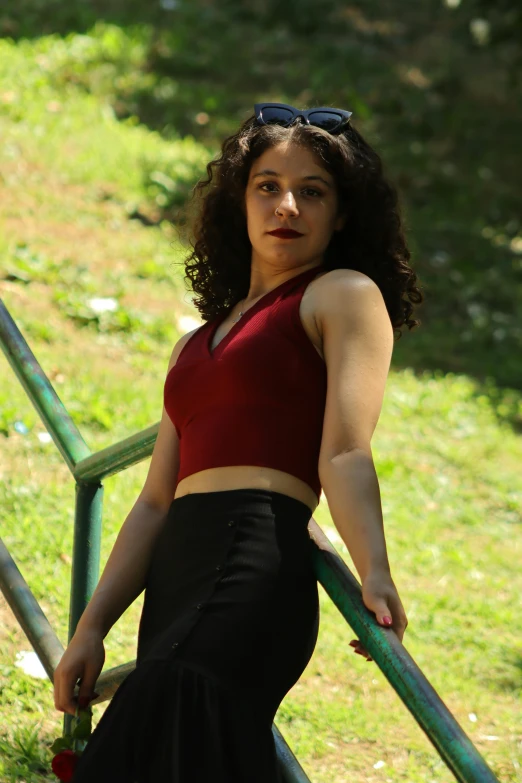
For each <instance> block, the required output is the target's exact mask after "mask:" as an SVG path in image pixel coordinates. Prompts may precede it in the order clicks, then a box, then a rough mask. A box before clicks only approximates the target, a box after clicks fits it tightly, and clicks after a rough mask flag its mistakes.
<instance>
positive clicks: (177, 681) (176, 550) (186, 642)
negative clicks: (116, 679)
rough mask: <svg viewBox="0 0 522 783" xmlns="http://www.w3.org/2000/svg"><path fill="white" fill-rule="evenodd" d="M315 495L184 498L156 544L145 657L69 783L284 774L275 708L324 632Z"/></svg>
mask: <svg viewBox="0 0 522 783" xmlns="http://www.w3.org/2000/svg"><path fill="white" fill-rule="evenodd" d="M310 517H311V512H310V509H309V508H308V506H307V505H306V504H305V503H302V502H301V501H299V500H295V499H294V498H291V497H289V496H288V495H284V494H281V493H279V492H273V491H271V490H263V489H233V490H224V491H217V492H204V493H203V492H201V493H195V494H190V495H183V496H182V497H180V498H176V499H175V500H174V501H173V502H172V504H171V506H170V509H169V512H168V516H167V519H166V521H165V525H164V527H163V528H162V530H161V532H160V534H159V536H158V539H157V541H156V543H155V546H154V551H153V555H152V558H151V563H150V568H149V572H148V576H147V581H146V589H145V596H144V603H143V610H142V615H141V619H140V625H139V632H138V646H137V657H136V669H135V670H134V671H133V672H131V674H129V675H128V677H126V679H125V680H124V681H123V682H122V684H121V685H120V687H119V688H118V690H117V691H116V693H115V695H114V696H113V698H112V700H111V701H110V702H109V704H108V706H107V708H106V710H105V712H104V713H103V715H102V716H101V718H100V720H99V721H98V724H97V726H96V727H95V729H94V730H93V733H92V736H91V738H90V739H89V742H88V744H87V746H86V748H85V750H84V752H83V755H82V757H81V760H80V762H79V764H78V766H77V769H76V772H75V775H74V778H73V783H160V782H161V783H200V781H201V783H207V782H208V783H210V781H212V783H281V781H282V776H281V771H280V769H279V766H278V763H277V759H276V753H275V744H274V739H273V735H272V722H273V719H274V716H275V714H276V712H277V709H278V707H279V705H280V703H281V701H282V700H283V698H284V696H285V695H286V693H287V692H288V691H289V690H290V689H291V688H292V686H293V685H294V684H295V683H296V682H297V680H298V679H299V677H300V676H301V674H302V672H303V671H304V669H305V667H306V665H307V664H308V662H309V660H310V658H311V656H312V653H313V651H314V647H315V644H316V641H317V634H318V628H319V601H318V592H317V581H316V577H315V573H314V570H313V565H312V556H311V554H312V543H311V540H310V537H309V535H308V530H307V525H308V522H309V520H310Z"/></svg>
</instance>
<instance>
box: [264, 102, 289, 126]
mask: <svg viewBox="0 0 522 783" xmlns="http://www.w3.org/2000/svg"><path fill="white" fill-rule="evenodd" d="M262 116H263V120H264V122H265V123H266V124H267V125H270V124H273V123H278V124H280V125H285V124H286V123H288V122H290V120H291V119H292V117H293V116H294V115H293V113H292V112H291V111H290V110H289V109H284V108H279V107H277V106H265V108H264V109H263V111H262Z"/></svg>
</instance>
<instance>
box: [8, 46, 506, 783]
mask: <svg viewBox="0 0 522 783" xmlns="http://www.w3.org/2000/svg"><path fill="white" fill-rule="evenodd" d="M54 45H55V46H56V47H58V43H57V42H55V44H54ZM30 46H31V45H30V44H29V43H24V42H23V41H22V42H21V43H20V44H19V45H18V46H14V45H13V44H12V43H9V42H5V41H0V101H2V103H1V104H0V105H1V106H2V110H1V112H0V131H1V133H2V138H3V142H4V143H3V146H2V148H1V150H0V163H1V171H2V177H1V179H0V225H1V226H2V232H1V234H0V254H1V258H2V265H1V268H2V272H1V273H0V277H1V279H0V290H1V295H2V299H3V300H4V303H5V304H6V306H7V307H8V309H9V310H10V312H11V314H12V316H13V317H14V318H15V320H16V322H17V324H18V326H19V328H20V329H21V330H22V333H23V334H24V336H25V337H26V339H27V340H28V342H29V344H30V346H31V348H32V349H33V350H34V352H35V354H36V357H37V359H38V360H39V362H40V363H41V365H42V367H43V369H44V371H45V372H46V373H47V374H48V375H49V377H50V378H51V381H52V382H53V384H54V386H55V388H56V391H57V393H58V395H59V396H60V398H61V399H62V401H63V402H64V403H65V405H66V407H67V409H68V410H69V411H70V413H71V416H72V417H73V419H74V421H75V423H76V424H77V425H78V426H79V427H80V429H81V431H82V434H83V435H84V438H85V439H86V441H87V443H88V445H89V447H90V448H91V449H92V450H93V451H97V450H99V449H101V448H104V447H105V446H108V445H110V444H112V443H114V442H116V441H118V440H121V439H122V438H124V437H126V436H127V435H130V434H132V433H134V432H136V431H137V430H139V429H141V428H144V427H146V426H148V425H150V424H152V423H154V422H156V421H158V420H159V417H160V413H161V405H162V392H163V382H164V377H165V372H166V367H167V362H168V358H169V356H170V352H171V350H172V345H173V342H174V341H175V340H176V339H177V337H178V336H179V335H181V334H182V333H183V332H184V331H187V330H188V328H189V326H188V323H189V319H190V318H196V317H197V313H196V311H195V308H194V307H193V304H192V302H191V299H190V292H188V291H187V290H186V288H185V286H184V283H183V281H182V272H181V261H182V257H183V248H181V247H180V246H179V245H178V243H177V238H176V232H175V231H174V230H173V227H172V226H171V225H170V224H169V222H168V221H166V220H158V216H160V215H161V209H160V207H161V203H160V202H161V199H160V202H158V201H157V198H158V196H159V195H161V193H163V196H165V189H163V191H162V190H161V188H160V189H159V190H155V189H154V188H153V187H152V185H151V177H150V172H151V171H154V168H153V167H152V164H151V163H150V162H151V161H152V162H154V165H155V166H156V167H160V166H161V167H163V168H162V170H165V169H164V167H165V166H167V167H168V166H170V167H171V168H170V169H168V170H169V171H170V170H173V171H174V170H175V169H176V161H181V160H184V161H185V160H186V158H187V157H189V158H190V159H191V160H192V163H191V165H192V166H193V168H192V169H191V171H192V172H194V171H196V170H197V169H198V166H201V165H202V164H203V162H204V161H205V160H206V158H207V157H208V156H209V154H210V153H209V150H208V149H206V148H205V147H204V146H203V145H200V144H198V143H197V142H195V141H194V140H191V139H188V140H187V139H178V140H171V141H169V142H168V143H167V142H166V141H165V140H164V139H162V138H161V137H160V136H159V135H157V134H156V133H154V132H152V131H149V130H147V129H145V128H144V127H142V126H140V125H137V124H136V123H135V122H133V121H132V120H131V121H124V122H118V121H117V119H116V118H115V116H114V113H113V112H112V111H110V110H109V109H108V108H107V105H106V104H105V103H104V101H103V99H102V98H101V97H100V96H93V95H92V94H89V93H87V92H85V91H82V89H81V85H80V86H79V87H76V88H73V87H71V86H70V85H68V83H67V84H66V85H64V84H61V83H59V81H57V80H56V77H54V76H53V77H52V78H51V76H50V75H49V74H50V72H51V70H52V69H51V68H50V66H49V67H48V69H47V72H46V71H45V68H44V69H43V70H42V69H41V68H40V71H37V69H35V68H34V62H35V58H36V57H37V56H40V57H43V56H47V57H48V58H50V59H52V58H51V55H49V54H45V53H46V52H48V51H49V50H50V49H51V48H52V47H51V43H50V42H49V41H40V42H38V41H36V42H35V43H34V44H33V45H32V46H34V47H36V48H35V49H31V48H30ZM136 51H137V50H136ZM133 56H134V55H133ZM136 56H139V51H138V53H137V54H136ZM49 61H50V60H49V59H48V62H49ZM14 71H16V72H17V73H18V74H19V75H20V78H19V79H18V80H17V86H16V88H15V87H13V86H12V84H13V82H12V80H10V79H9V75H10V74H12V73H13V72H14ZM51 75H52V74H51ZM19 85H22V86H19ZM6 96H7V97H6ZM190 156H192V157H190ZM147 161H148V163H147ZM180 165H181V164H180ZM147 172H148V173H147ZM183 176H186V180H185V181H186V182H188V181H189V179H190V176H191V173H190V171H189V172H188V173H187V174H186V175H183ZM181 180H183V177H181ZM158 181H159V180H158ZM167 185H168V183H167ZM169 187H170V186H169ZM136 212H138V213H139V214H146V215H148V216H149V217H150V218H151V221H152V222H153V225H149V226H146V225H144V223H143V221H140V220H133V219H130V216H131V215H133V214H136ZM94 298H105V299H112V300H114V302H115V303H116V305H117V309H115V310H108V311H105V312H103V313H100V312H99V310H97V308H96V307H95V306H93V303H92V300H93V299H94ZM190 323H192V322H190ZM190 328H192V327H190ZM424 339H426V336H425V337H424ZM415 340H416V334H415V332H414V333H413V334H412V335H405V336H404V338H403V340H401V343H402V345H401V346H400V351H401V352H402V356H403V357H404V356H407V355H408V350H409V349H408V346H409V345H413V344H414V343H415ZM401 367H402V364H401ZM0 377H1V378H2V384H1V385H0V441H1V446H2V448H1V451H0V507H1V508H2V522H3V524H2V537H3V539H4V541H5V543H6V545H7V546H8V548H9V550H10V552H11V553H12V555H13V556H14V558H15V560H16V562H17V563H18V565H19V567H20V569H21V571H22V574H23V575H24V577H25V578H26V580H27V581H28V583H29V586H30V587H31V589H32V591H33V592H34V594H35V596H36V598H37V600H38V601H39V603H40V605H41V607H42V609H43V611H44V612H45V614H46V616H47V617H48V619H49V621H50V623H51V625H52V626H53V628H54V629H55V631H56V633H57V634H58V636H59V638H60V639H61V640H62V642H63V643H64V644H65V643H66V638H67V625H68V615H67V613H68V605H69V588H70V573H71V554H70V553H71V552H72V528H73V511H74V484H73V482H72V480H71V478H70V475H69V473H68V471H67V469H66V468H65V465H64V464H63V462H62V460H61V458H60V456H59V454H58V452H57V450H56V449H55V447H54V445H53V444H52V443H50V444H49V443H45V442H41V441H40V440H39V438H38V434H39V433H41V432H42V431H43V430H44V428H43V426H42V424H41V423H40V421H39V419H38V416H37V414H36V412H35V411H34V409H33V408H32V407H31V405H30V403H29V401H28V400H27V397H26V395H25V393H24V391H23V389H22V388H21V386H20V385H19V383H18V382H17V380H16V378H15V376H14V374H13V373H12V372H11V370H10V367H9V365H8V363H7V361H6V360H5V358H3V356H1V357H0ZM521 397H522V395H521V394H520V393H519V392H517V391H515V390H513V389H509V388H508V389H504V388H502V387H497V386H495V384H494V383H493V382H490V383H487V384H485V383H483V382H479V381H476V380H474V379H473V378H471V377H468V376H466V375H462V374H451V373H447V374H445V373H443V372H440V371H436V370H435V371H426V372H421V371H417V372H416V371H415V370H414V369H412V368H405V369H404V368H403V369H399V368H398V367H397V365H396V362H395V360H394V363H393V365H392V370H391V372H390V376H389V380H388V385H387V391H386V397H385V401H384V406H383V411H382V414H381V418H380V422H379V425H378V428H377V431H376V433H375V436H374V439H373V443H372V446H373V451H374V459H375V464H376V468H377V473H378V476H379V480H380V486H381V496H382V505H383V512H384V519H385V524H386V531H387V540H388V548H389V553H390V560H391V563H392V569H393V575H394V578H395V581H396V583H397V586H398V589H399V592H400V595H401V597H402V600H403V602H404V605H405V608H406V611H407V614H408V617H409V622H410V625H409V627H408V630H407V633H406V637H405V640H404V642H405V645H406V647H407V649H408V650H409V651H410V652H411V654H412V655H413V657H414V658H415V660H416V661H417V663H418V664H419V666H420V667H421V668H422V670H423V671H424V673H425V674H426V676H427V677H428V679H429V680H430V682H431V683H432V685H433V686H434V687H435V688H436V689H437V691H438V692H439V694H440V696H441V697H442V699H443V700H444V701H445V703H446V704H447V706H448V707H449V709H450V710H451V711H452V712H453V714H454V715H455V717H456V718H457V720H458V721H459V722H460V723H461V725H462V726H463V728H464V729H465V730H466V732H467V733H468V734H469V736H470V738H471V740H472V741H473V742H474V744H475V745H476V746H477V748H478V749H479V750H480V752H481V753H482V754H483V755H484V757H485V759H486V761H487V762H488V763H489V764H490V766H491V767H492V768H493V770H494V772H495V774H496V775H497V776H498V778H499V779H500V780H501V781H502V783H508V781H509V782H510V783H511V782H513V783H514V782H515V781H516V782H517V783H520V781H521V780H522V773H521V767H520V765H521V763H522V753H521V750H522V747H521V745H522V724H521V719H520V697H521V685H522V647H521V642H520V640H521V638H522V633H521V631H522V620H521V605H520V595H521V593H522V578H521V574H520V566H519V563H520V560H521V551H520V549H521V544H520V536H519V530H520V521H521V515H520V508H521V501H522V478H521V474H520V464H521V457H522V447H521V442H520V435H517V433H516V431H514V429H513V427H511V426H510V424H509V422H512V421H517V420H520V414H521V412H522V399H521ZM517 417H518V419H517ZM16 422H23V424H24V425H25V427H26V428H27V432H26V434H22V433H20V432H18V431H17V429H16V428H15V423H16ZM18 429H20V428H19V427H18ZM146 469H147V464H146V463H142V464H139V465H136V466H134V467H133V468H131V469H129V470H127V471H125V472H124V473H122V474H119V475H117V476H114V477H111V478H109V479H107V480H106V481H105V503H104V527H103V543H102V553H101V567H102V568H103V564H104V563H105V561H106V559H107V557H108V554H109V552H110V550H111V547H112V545H113V543H114V540H115V538H116V535H117V532H118V530H119V528H120V526H121V524H122V522H123V520H124V518H125V516H126V515H127V513H128V512H129V511H130V509H131V507H132V505H133V503H134V501H135V498H136V497H137V494H138V493H139V491H140V489H141V486H142V484H143V481H144V478H145V475H146ZM314 516H315V518H316V520H317V521H318V523H319V524H320V525H321V526H322V527H323V528H324V529H325V530H326V532H327V533H328V534H329V535H330V537H331V539H332V541H333V542H334V543H335V544H336V546H337V547H338V549H339V551H340V552H341V553H342V554H343V556H344V557H345V559H346V561H347V563H348V564H349V565H350V566H351V559H350V557H349V555H348V553H347V552H346V549H345V547H344V545H342V542H340V541H339V539H338V536H337V535H336V530H335V526H334V524H333V520H332V519H331V517H330V514H329V511H328V506H327V503H326V500H325V499H324V498H323V499H322V502H321V504H320V506H319V508H318V509H317V511H316V513H315V515H314ZM320 594H321V614H322V619H321V629H320V636H319V640H318V644H317V647H316V650H315V653H314V656H313V658H312V660H311V662H310V664H309V666H308V667H307V669H306V671H305V672H304V674H303V676H302V678H301V679H300V681H299V683H298V684H297V685H296V686H295V687H294V688H293V689H292V691H291V692H290V693H289V694H288V696H287V697H286V698H285V700H284V702H283V703H282V705H281V707H280V709H279V712H278V715H277V719H276V721H277V724H278V726H279V728H280V729H281V730H282V732H283V734H284V736H285V738H286V739H287V741H288V742H289V744H290V745H291V747H292V748H293V749H294V751H295V753H296V755H297V756H298V758H299V759H300V761H301V763H302V764H303V766H304V768H305V770H306V771H307V773H308V775H309V777H310V779H311V780H312V781H314V783H327V782H328V783H344V781H348V780H350V781H351V782H353V783H359V782H360V783H362V781H384V782H385V783H391V782H395V781H408V783H417V782H419V783H420V781H423V783H424V782H428V783H431V781H437V782H438V781H450V780H452V779H453V776H452V775H451V773H450V772H449V771H448V769H447V768H446V766H445V765H444V764H443V762H442V761H441V760H440V758H439V757H438V755H437V753H436V751H435V750H434V749H433V747H432V745H431V744H430V743H429V741H428V740H427V738H426V737H425V735H424V734H423V733H422V731H421V730H420V729H419V727H418V726H417V724H416V723H415V721H414V720H413V718H412V716H411V715H410V714H409V712H408V711H407V710H406V708H405V707H404V705H403V704H402V702H401V701H400V700H399V698H398V697H397V696H396V694H395V692H394V691H393V690H392V689H391V687H390V686H389V685H388V683H387V681H386V679H385V678H384V677H383V675H382V674H381V672H380V671H379V669H378V668H377V667H376V665H375V664H374V663H372V664H368V663H367V662H366V661H364V660H362V659H360V658H359V657H358V656H356V655H354V654H353V651H352V649H351V648H350V647H349V641H350V640H351V639H352V638H353V633H352V632H351V630H350V628H349V627H348V626H347V625H346V624H345V623H344V621H343V620H342V619H341V617H340V615H339V614H338V612H337V610H336V609H335V607H334V606H333V605H332V604H331V602H330V601H329V599H328V598H327V596H326V595H325V594H324V592H323V591H322V589H321V590H320ZM142 600H143V599H142V596H140V598H138V599H137V600H136V601H135V603H134V604H133V605H132V606H131V607H129V609H128V610H127V611H126V612H125V613H124V615H123V616H122V618H121V619H120V620H119V622H118V623H117V624H116V625H115V626H114V627H113V629H112V630H111V631H110V633H109V635H108V636H107V638H106V652H107V658H106V667H111V666H115V665H117V664H119V663H123V662H125V661H128V660H130V659H132V658H133V657H134V656H135V645H136V632H137V623H138V620H139V615H140V612H141V606H142ZM0 601H1V602H0V612H1V619H2V623H1V624H0V627H1V628H2V632H1V633H2V637H1V639H0V642H1V644H0V649H1V653H0V686H1V690H0V712H1V714H2V715H3V716H7V720H5V719H4V722H3V724H2V728H1V729H0V783H12V782H13V781H17V782H18V781H26V782H27V783H37V782H38V781H42V780H46V779H48V780H54V779H55V777H54V775H52V773H51V772H50V753H49V750H48V748H49V745H50V744H51V742H52V739H53V738H54V737H56V736H58V735H59V734H60V732H61V725H62V716H61V714H60V713H58V712H56V710H55V709H54V701H53V697H52V688H51V685H50V683H49V682H48V681H47V680H39V679H36V678H32V677H29V676H28V675H26V674H24V672H23V671H22V670H21V669H20V668H19V667H17V666H16V665H15V660H16V653H17V652H19V651H21V650H29V649H30V645H29V643H28V641H27V639H26V638H25V636H24V634H23V632H22V631H21V630H20V628H19V627H18V624H17V622H16V619H15V618H14V616H13V614H12V612H11V610H10V609H9V607H8V606H7V605H6V603H5V601H4V600H3V599H0ZM105 706H106V705H100V706H95V707H94V715H95V720H96V719H98V718H99V716H100V715H101V714H102V712H103V710H104V709H105ZM380 762H383V763H380Z"/></svg>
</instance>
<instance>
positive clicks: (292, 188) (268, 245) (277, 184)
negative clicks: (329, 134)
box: [245, 142, 346, 269]
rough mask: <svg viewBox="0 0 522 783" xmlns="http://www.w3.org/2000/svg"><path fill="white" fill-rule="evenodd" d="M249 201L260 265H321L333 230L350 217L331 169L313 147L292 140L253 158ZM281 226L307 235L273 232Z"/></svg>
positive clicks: (252, 237)
mask: <svg viewBox="0 0 522 783" xmlns="http://www.w3.org/2000/svg"><path fill="white" fill-rule="evenodd" d="M269 172H271V173H269ZM245 205H246V217H247V228H248V236H249V238H250V242H251V244H252V266H257V267H259V266H263V265H266V264H269V265H270V266H274V267H276V268H278V269H281V267H283V268H291V267H294V266H302V265H303V264H310V263H316V264H320V263H321V262H322V259H323V255H324V252H325V250H326V248H327V247H328V245H329V243H330V239H331V236H332V234H333V232H334V231H335V230H340V229H341V228H342V227H343V225H344V223H345V220H346V216H345V215H338V214H337V210H338V195H337V188H336V184H335V180H334V179H333V177H332V176H331V174H329V173H328V172H327V171H326V170H325V169H324V168H323V167H322V166H321V165H320V163H319V162H318V161H317V159H316V158H315V157H314V155H313V154H312V152H310V151H309V150H308V149H306V148H304V147H301V146H297V145H295V144H291V143H287V142H283V143H281V144H279V145H277V146H276V147H271V148H270V149H268V150H266V151H265V152H264V153H263V154H262V155H261V156H260V157H259V158H257V160H255V161H254V163H253V164H252V167H251V169H250V174H249V177H248V183H247V187H246V191H245ZM276 210H277V214H276ZM277 228H292V229H294V230H295V231H299V232H300V233H301V234H302V236H300V237H298V238H296V239H282V238H280V237H276V236H273V235H271V234H270V233H268V232H270V231H274V230H275V229H277Z"/></svg>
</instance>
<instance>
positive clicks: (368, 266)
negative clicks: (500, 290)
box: [178, 116, 424, 338]
mask: <svg viewBox="0 0 522 783" xmlns="http://www.w3.org/2000/svg"><path fill="white" fill-rule="evenodd" d="M285 141H291V142H293V143H295V144H298V145H302V146H305V147H306V148H308V149H309V150H311V151H312V153H314V155H315V156H316V157H317V158H318V160H319V161H320V165H321V166H323V168H325V169H326V170H327V171H328V172H329V173H330V174H331V175H332V176H333V177H334V180H335V182H336V185H337V192H338V198H339V205H340V210H341V214H342V209H343V206H344V205H346V206H347V207H349V209H350V220H349V221H346V224H345V226H344V228H343V229H342V230H340V231H334V232H333V235H332V239H331V241H330V244H329V245H328V247H327V249H326V251H325V254H324V257H323V263H322V267H323V268H324V269H326V270H327V271H330V270H332V269H355V270H357V271H359V272H363V273H364V274H366V275H367V276H368V277H370V278H371V279H372V280H373V281H374V282H375V283H376V284H377V285H378V286H379V289H380V291H381V293H382V296H383V299H384V301H385V303H386V307H387V310H388V314H389V316H390V321H391V323H392V326H393V328H394V333H395V335H396V336H397V337H398V338H400V337H401V336H402V332H401V331H400V327H401V326H402V325H403V324H406V325H407V326H408V328H409V329H410V330H411V329H412V328H414V327H415V326H418V325H419V324H420V323H421V321H419V320H414V319H412V318H411V317H410V316H411V314H412V311H413V305H412V302H413V303H415V304H420V303H421V302H422V301H424V296H423V294H422V292H421V290H420V289H419V288H418V287H417V285H416V282H417V275H416V274H415V272H414V271H413V269H412V268H411V266H410V265H409V263H408V262H409V259H410V251H409V250H408V247H407V245H406V239H405V236H404V229H403V223H402V218H401V214H400V207H399V199H398V194H397V191H396V189H395V188H394V187H393V185H391V184H390V183H389V182H388V181H387V180H386V179H385V177H384V175H383V164H382V161H381V158H380V156H379V155H378V154H377V152H376V151H375V150H374V149H372V147H370V145H369V144H368V143H367V142H366V141H365V140H364V139H363V137H362V136H361V134H360V133H359V132H358V131H357V130H356V129H355V128H354V127H353V125H352V124H351V123H348V125H347V126H346V127H345V129H344V130H343V132H341V133H340V134H337V135H332V134H330V133H328V132H327V131H324V130H322V129H320V128H318V127H316V126H314V125H304V124H303V123H300V122H299V123H296V124H294V125H292V126H290V127H288V128H285V127H283V126H281V125H273V124H271V125H258V124H257V121H256V118H255V116H251V117H249V118H248V119H247V120H245V121H244V122H243V124H242V125H241V127H240V128H239V130H238V131H237V132H236V133H234V134H233V135H232V136H229V137H228V138H226V139H225V140H224V142H223V144H222V147H221V154H220V156H219V157H218V158H217V159H215V160H212V161H210V163H208V164H207V166H206V172H207V179H201V180H200V181H199V182H198V183H197V184H196V185H195V187H194V190H193V196H192V198H191V199H190V200H189V202H188V203H187V204H186V205H185V207H184V209H183V210H182V212H181V215H178V217H181V221H180V226H181V228H180V234H181V238H182V241H185V243H186V244H190V246H191V247H192V252H191V254H190V255H189V256H188V257H187V258H186V259H185V261H184V264H185V279H187V278H188V279H189V280H190V281H191V287H192V290H193V291H194V293H196V294H197V295H199V298H196V299H195V300H194V306H195V307H196V308H197V309H198V311H199V312H200V313H201V317H202V319H203V320H204V321H209V320H211V319H213V318H215V317H217V316H220V315H221V314H223V313H224V312H226V311H228V310H230V309H231V308H232V307H233V306H234V305H235V304H237V302H239V301H240V300H241V299H243V298H244V297H246V296H247V294H248V290H249V286H250V263H251V254H252V245H251V243H250V239H249V236H248V231H247V222H246V215H245V212H244V207H243V205H244V196H245V189H246V186H247V183H248V177H249V172H250V168H251V166H252V163H253V162H254V161H255V160H256V159H257V158H258V157H260V156H261V155H262V154H263V153H264V152H265V151H266V150H267V149H269V148H270V147H273V146H275V145H277V144H279V143H281V142H285ZM404 296H406V297H407V299H405V298H403V297H404ZM408 300H409V301H408Z"/></svg>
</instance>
